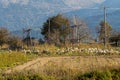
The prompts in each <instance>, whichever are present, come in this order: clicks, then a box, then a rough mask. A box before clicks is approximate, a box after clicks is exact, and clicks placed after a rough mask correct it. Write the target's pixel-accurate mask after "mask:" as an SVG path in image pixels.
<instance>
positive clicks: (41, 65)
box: [5, 56, 120, 74]
mask: <svg viewBox="0 0 120 80" xmlns="http://www.w3.org/2000/svg"><path fill="white" fill-rule="evenodd" d="M113 67H120V56H72V57H40V58H37V59H35V60H32V61H29V62H27V63H25V64H23V65H18V66H16V67H14V68H12V69H10V70H7V71H5V73H7V74H9V73H12V72H22V71H29V70H34V71H35V72H42V71H44V70H46V69H50V70H55V69H70V70H79V71H82V72H84V71H89V70H91V69H102V68H113Z"/></svg>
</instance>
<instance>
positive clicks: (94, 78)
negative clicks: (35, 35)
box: [0, 69, 120, 80]
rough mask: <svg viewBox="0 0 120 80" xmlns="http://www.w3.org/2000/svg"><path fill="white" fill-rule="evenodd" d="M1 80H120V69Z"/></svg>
mask: <svg viewBox="0 0 120 80" xmlns="http://www.w3.org/2000/svg"><path fill="white" fill-rule="evenodd" d="M0 79H1V80H120V69H113V70H105V71H92V72H88V73H85V74H81V73H80V75H79V74H76V75H75V76H74V77H72V76H69V77H68V76H63V77H53V76H46V75H41V74H30V73H29V74H15V75H8V76H4V77H2V76H1V77H0Z"/></svg>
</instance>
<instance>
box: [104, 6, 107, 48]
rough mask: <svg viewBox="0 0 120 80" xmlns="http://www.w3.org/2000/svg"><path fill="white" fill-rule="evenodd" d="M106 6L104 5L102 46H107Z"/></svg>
mask: <svg viewBox="0 0 120 80" xmlns="http://www.w3.org/2000/svg"><path fill="white" fill-rule="evenodd" d="M106 33H107V29H106V7H104V46H105V48H106V47H107V38H106V37H107V34H106Z"/></svg>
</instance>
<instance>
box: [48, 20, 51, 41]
mask: <svg viewBox="0 0 120 80" xmlns="http://www.w3.org/2000/svg"><path fill="white" fill-rule="evenodd" d="M50 34H51V33H50V18H49V19H48V40H49V41H48V42H49V43H50Z"/></svg>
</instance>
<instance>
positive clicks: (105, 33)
mask: <svg viewBox="0 0 120 80" xmlns="http://www.w3.org/2000/svg"><path fill="white" fill-rule="evenodd" d="M111 31H112V26H111V25H110V24H109V23H108V22H105V21H101V22H100V27H99V29H98V34H99V35H98V37H99V41H100V42H105V40H106V43H108V42H109V38H110V35H111Z"/></svg>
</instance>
